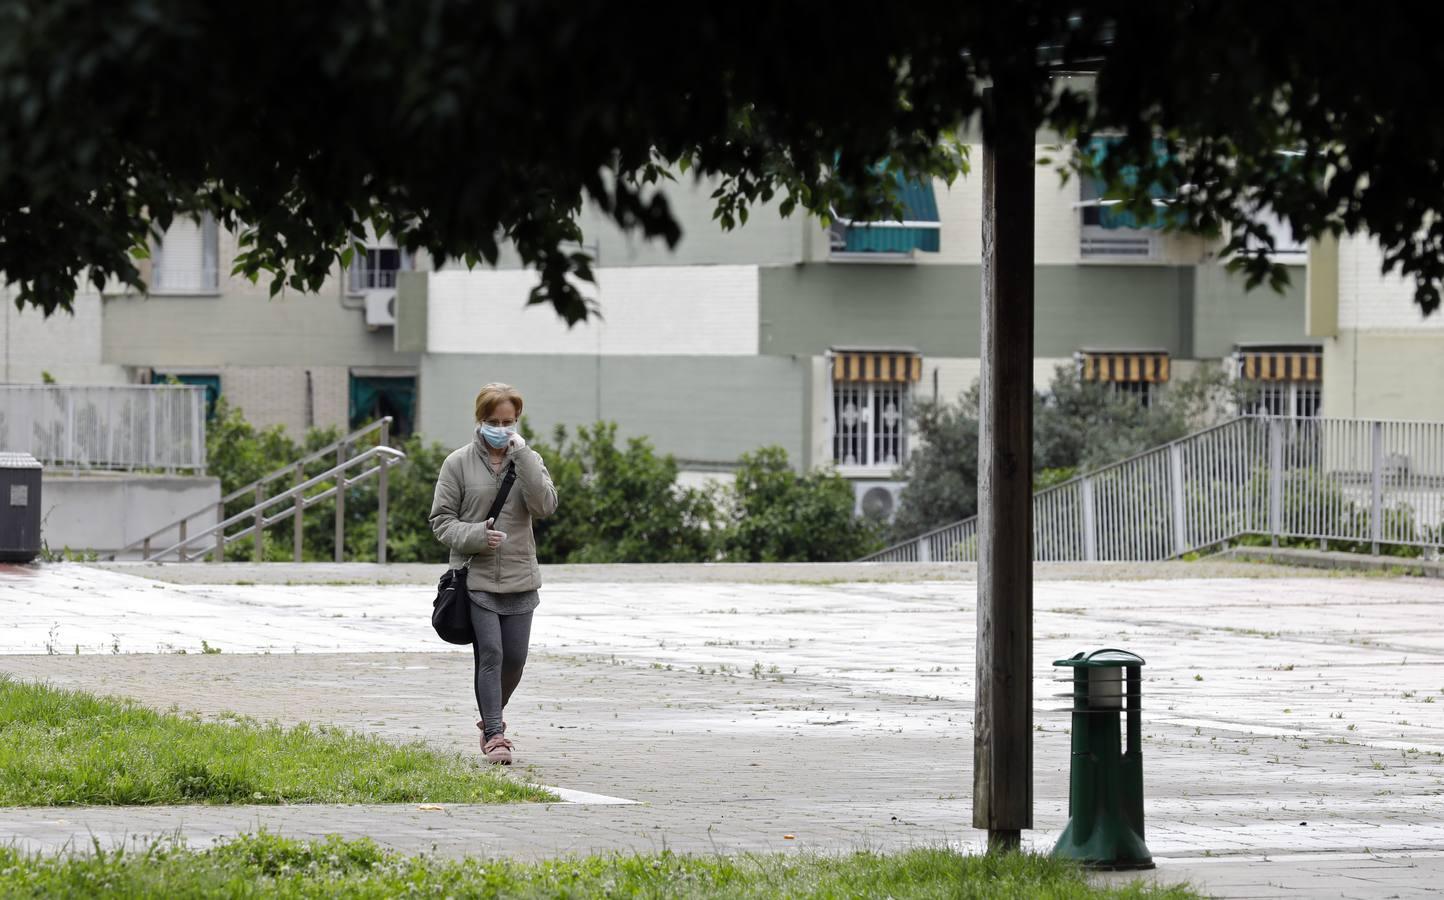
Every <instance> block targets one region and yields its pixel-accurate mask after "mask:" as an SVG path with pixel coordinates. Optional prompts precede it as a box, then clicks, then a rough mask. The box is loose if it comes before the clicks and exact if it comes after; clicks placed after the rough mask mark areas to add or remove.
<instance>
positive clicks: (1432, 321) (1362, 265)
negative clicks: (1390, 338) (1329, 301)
mask: <svg viewBox="0 0 1444 900" xmlns="http://www.w3.org/2000/svg"><path fill="white" fill-rule="evenodd" d="M1383 265H1384V253H1383V250H1381V249H1380V247H1379V245H1378V243H1376V242H1375V241H1374V240H1372V239H1371V238H1367V237H1363V236H1354V237H1345V238H1340V240H1339V328H1341V329H1345V330H1353V329H1358V330H1362V331H1421V330H1422V331H1444V313H1435V314H1434V315H1432V316H1430V317H1429V318H1427V319H1426V318H1424V314H1423V313H1422V312H1420V311H1419V307H1418V306H1417V305H1415V303H1414V282H1413V280H1412V279H1405V278H1401V277H1399V275H1398V274H1397V272H1395V273H1391V274H1389V275H1387V276H1386V275H1384V274H1383Z"/></svg>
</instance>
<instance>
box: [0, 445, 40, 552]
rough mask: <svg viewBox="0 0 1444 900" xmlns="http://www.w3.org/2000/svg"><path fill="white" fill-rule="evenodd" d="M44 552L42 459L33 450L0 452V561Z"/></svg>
mask: <svg viewBox="0 0 1444 900" xmlns="http://www.w3.org/2000/svg"><path fill="white" fill-rule="evenodd" d="M39 555H40V463H39V462H38V461H37V460H36V459H35V457H33V456H31V455H30V454H29V453H0V562H22V563H26V562H30V561H31V560H32V559H34V558H35V557H37V556H39Z"/></svg>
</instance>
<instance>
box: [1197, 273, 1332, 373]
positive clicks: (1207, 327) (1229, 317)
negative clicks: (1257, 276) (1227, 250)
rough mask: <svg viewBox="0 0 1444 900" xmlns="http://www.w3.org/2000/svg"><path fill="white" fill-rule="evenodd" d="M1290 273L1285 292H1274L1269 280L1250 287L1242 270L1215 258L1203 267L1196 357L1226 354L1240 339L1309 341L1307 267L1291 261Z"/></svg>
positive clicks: (1198, 291) (1200, 284)
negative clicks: (1234, 271)
mask: <svg viewBox="0 0 1444 900" xmlns="http://www.w3.org/2000/svg"><path fill="white" fill-rule="evenodd" d="M1289 276H1290V278H1289V286H1288V287H1287V288H1285V289H1284V292H1283V293H1282V294H1276V293H1274V291H1273V290H1272V289H1271V288H1269V287H1268V285H1259V286H1258V287H1256V288H1254V289H1253V290H1252V291H1245V290H1244V279H1243V276H1242V275H1236V274H1232V273H1230V272H1229V271H1228V270H1227V269H1225V268H1224V267H1223V266H1222V265H1219V264H1216V263H1205V264H1203V265H1200V266H1198V267H1197V270H1196V275H1195V279H1196V282H1197V285H1198V287H1197V289H1196V294H1195V297H1196V299H1195V304H1194V318H1193V333H1194V338H1193V345H1194V356H1195V357H1197V358H1199V359H1214V358H1219V357H1223V356H1227V355H1228V354H1230V353H1232V352H1233V351H1234V348H1235V346H1236V345H1237V344H1240V343H1245V344H1249V343H1252V344H1266V343H1280V344H1287V343H1303V342H1307V341H1308V340H1309V337H1308V334H1307V332H1306V330H1305V322H1304V314H1305V310H1306V307H1307V303H1306V300H1305V273H1304V267H1303V266H1301V265H1299V266H1289Z"/></svg>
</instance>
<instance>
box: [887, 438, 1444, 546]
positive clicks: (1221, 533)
mask: <svg viewBox="0 0 1444 900" xmlns="http://www.w3.org/2000/svg"><path fill="white" fill-rule="evenodd" d="M1396 459H1403V460H1405V461H1406V463H1405V468H1403V469H1400V468H1399V467H1398V464H1397V463H1395V462H1394V460H1396ZM1441 464H1444V423H1439V422H1412V421H1399V420H1382V419H1341V418H1327V417H1312V416H1270V415H1260V414H1252V415H1245V416H1239V417H1237V418H1234V419H1231V420H1229V421H1227V422H1223V423H1220V424H1218V425H1214V426H1212V427H1209V428H1205V429H1201V430H1199V431H1196V432H1193V433H1192V434H1189V435H1186V436H1184V437H1181V438H1179V439H1177V440H1174V441H1170V442H1168V443H1166V444H1161V445H1159V446H1157V447H1153V448H1151V449H1149V450H1145V451H1143V452H1142V453H1137V454H1134V455H1132V456H1129V457H1128V458H1126V459H1122V460H1119V461H1117V462H1114V463H1110V464H1108V465H1105V466H1100V467H1098V468H1096V469H1091V470H1089V471H1086V472H1082V473H1080V474H1078V475H1076V476H1074V477H1073V478H1070V479H1068V480H1067V481H1064V482H1061V483H1059V484H1056V485H1053V486H1052V487H1049V488H1047V489H1045V490H1042V491H1039V492H1037V493H1035V494H1034V495H1033V523H1034V524H1033V532H1034V541H1035V544H1034V546H1035V553H1037V554H1038V556H1037V558H1038V559H1055V560H1095V559H1098V560H1102V559H1166V558H1170V557H1174V556H1179V555H1182V554H1185V553H1188V552H1192V551H1194V550H1199V549H1203V548H1206V547H1210V546H1215V545H1218V544H1219V543H1223V542H1227V541H1230V540H1233V539H1235V538H1237V537H1239V536H1241V535H1245V534H1255V533H1261V534H1266V535H1270V536H1271V537H1272V539H1273V540H1274V541H1275V542H1277V541H1278V540H1279V539H1280V538H1302V539H1307V540H1318V541H1319V542H1320V544H1321V545H1327V543H1328V542H1329V541H1341V542H1348V543H1360V542H1362V543H1366V544H1369V545H1371V546H1372V547H1375V548H1377V547H1378V545H1379V544H1381V543H1392V544H1409V545H1416V546H1423V547H1426V548H1427V547H1438V546H1440V545H1444V467H1441ZM977 526H978V517H977V516H971V517H969V518H967V519H962V520H959V521H956V522H951V523H949V524H947V525H943V526H942V527H940V528H933V529H930V530H928V531H925V532H923V533H921V534H919V535H916V536H914V537H911V538H909V539H908V540H906V541H902V542H900V543H897V544H893V545H892V546H890V547H887V548H885V549H883V550H879V551H877V552H876V553H873V554H870V555H868V556H866V557H863V559H862V560H859V561H877V560H893V561H903V560H909V559H916V560H918V561H922V562H941V561H944V559H945V558H946V559H950V560H953V561H958V560H961V559H966V558H970V557H972V556H973V555H974V554H975V553H976V552H977V550H976V546H975V541H976V539H977V533H976V532H977Z"/></svg>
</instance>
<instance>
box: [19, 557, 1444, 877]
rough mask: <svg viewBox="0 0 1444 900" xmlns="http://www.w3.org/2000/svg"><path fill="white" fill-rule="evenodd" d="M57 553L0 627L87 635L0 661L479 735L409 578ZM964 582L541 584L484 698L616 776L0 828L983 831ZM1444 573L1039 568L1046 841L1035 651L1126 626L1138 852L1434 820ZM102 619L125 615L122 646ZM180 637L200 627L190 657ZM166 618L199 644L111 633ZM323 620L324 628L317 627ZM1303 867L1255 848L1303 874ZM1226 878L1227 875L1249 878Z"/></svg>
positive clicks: (782, 844)
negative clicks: (543, 796)
mask: <svg viewBox="0 0 1444 900" xmlns="http://www.w3.org/2000/svg"><path fill="white" fill-rule="evenodd" d="M57 569H58V571H46V572H45V573H44V577H43V578H41V579H36V578H35V577H34V576H33V575H19V576H17V575H14V574H12V573H9V572H0V648H4V649H7V650H9V651H11V652H13V651H15V650H25V649H30V650H32V652H33V651H35V650H43V649H44V645H45V643H46V642H49V643H50V644H51V645H52V649H55V650H57V651H60V650H62V649H63V650H71V649H72V644H74V643H79V644H81V651H82V654H81V655H80V656H76V655H73V653H59V652H58V653H57V654H56V655H31V656H0V671H3V672H9V673H12V674H14V675H16V676H18V677H24V678H43V679H48V680H51V681H54V682H56V683H60V684H69V685H75V686H78V687H83V688H86V689H91V690H99V691H104V692H111V693H117V694H124V695H128V696H134V697H136V698H138V699H140V700H142V701H144V702H147V703H151V704H154V705H157V706H169V705H170V704H172V703H174V704H178V705H180V706H182V707H184V708H188V709H195V710H198V711H201V712H203V713H216V712H220V711H223V710H233V711H236V712H241V713H246V714H251V715H256V716H259V717H262V718H273V717H274V718H277V719H280V720H282V721H287V722H292V721H302V720H308V721H326V722H331V723H334V724H338V725H345V726H350V727H356V728H361V729H364V730H367V731H371V732H375V733H379V734H383V735H386V736H388V737H393V738H422V739H425V740H427V741H429V742H431V743H433V744H436V745H437V746H441V747H445V748H454V749H460V750H465V751H469V752H474V750H472V748H474V747H475V743H474V742H475V740H476V738H475V730H474V728H473V727H472V726H471V724H470V722H471V720H472V719H473V718H474V713H473V711H472V710H471V709H470V706H471V704H470V700H469V697H468V692H467V684H468V678H469V671H468V670H469V665H470V661H469V654H467V653H465V652H464V651H463V652H459V653H458V652H448V651H447V648H445V647H443V645H440V644H439V643H438V642H437V641H436V640H435V638H434V637H432V636H431V635H430V634H429V633H428V630H427V628H426V622H425V619H424V610H425V609H426V608H427V606H428V605H429V597H427V596H425V594H426V591H425V589H424V588H421V587H419V586H418V587H406V586H397V585H390V586H378V585H369V586H368V585H350V586H334V585H311V586H303V585H290V586H288V585H261V584H257V585H243V584H233V585H198V586H190V585H174V584H167V583H163V582H156V581H153V580H145V579H139V578H135V577H133V576H130V575H128V574H125V573H122V572H114V571H94V570H86V569H83V568H81V567H57ZM973 591H974V588H973V586H972V585H971V584H968V583H966V582H931V583H918V584H909V583H882V582H879V583H870V584H827V583H813V584H798V583H786V582H779V583H773V584H768V585H766V586H762V587H759V586H756V585H748V584H730V583H719V582H704V583H698V584H677V583H672V582H668V581H666V580H654V581H647V580H645V579H637V580H633V581H630V582H625V583H623V582H618V583H608V584H584V583H571V584H566V583H563V584H557V585H555V586H552V587H549V588H547V589H544V591H543V598H544V599H543V606H542V609H541V611H540V612H539V614H538V618H537V626H536V629H535V634H534V640H535V647H536V650H535V654H534V657H533V660H532V662H531V664H530V665H529V669H528V674H527V678H526V680H525V681H524V683H523V687H522V690H521V692H520V693H519V694H518V697H517V699H516V700H515V701H514V702H513V704H512V707H511V708H510V709H509V710H508V720H509V721H510V722H511V724H512V732H513V733H514V737H515V738H516V740H517V747H518V751H519V757H520V758H521V759H522V760H524V761H525V762H528V763H530V764H531V765H532V766H534V771H533V772H531V773H530V774H529V775H528V773H526V772H524V771H522V772H518V773H516V774H517V775H518V776H519V777H532V778H534V779H536V780H539V781H542V782H544V783H550V784H556V785H560V786H562V787H566V788H575V789H579V790H584V791H592V792H595V793H600V794H607V795H613V796H622V797H629V798H632V799H636V800H641V801H643V805H640V806H632V807H607V808H603V807H579V806H571V805H552V806H550V807H535V808H517V807H508V808H505V809H497V808H480V809H471V808H459V807H458V808H452V809H449V810H447V811H446V812H445V813H443V814H437V813H426V812H424V811H420V810H407V811H398V810H395V809H384V810H382V809H378V810H372V809H368V808H365V807H350V808H344V809H336V808H325V807H302V808H285V809H276V808H265V809H258V808H231V809H225V810H219V809H206V810H202V811H200V812H195V811H188V810H179V811H178V810H173V809H171V810H144V811H136V810H59V811H57V810H6V811H0V834H8V835H11V836H12V837H13V838H15V839H18V840H21V841H22V842H25V843H26V845H27V846H33V847H57V846H60V845H63V844H64V843H65V842H66V841H67V840H71V839H73V838H74V837H75V836H76V835H77V834H82V833H87V832H88V831H89V830H94V831H95V832H96V833H103V834H106V835H111V836H119V835H125V834H134V833H137V832H145V833H155V832H162V831H168V830H173V829H175V828H177V827H183V828H184V829H185V832H186V833H187V834H188V835H190V836H191V837H192V838H196V839H204V838H206V837H208V836H212V835H217V834H229V833H233V832H234V831H236V830H244V829H245V828H247V827H252V826H253V825H254V824H255V823H257V822H266V823H269V824H271V825H273V826H277V827H282V828H283V829H284V830H288V831H295V832H296V833H318V834H319V833H325V832H328V831H342V832H346V833H357V834H359V833H369V834H373V835H375V836H377V837H378V839H380V840H382V841H383V842H385V843H388V844H391V845H392V846H396V847H398V848H403V849H413V850H414V849H429V848H430V845H431V843H436V844H437V846H438V849H440V850H442V851H443V852H449V853H463V852H498V853H500V852H505V853H508V854H514V855H522V856H538V855H548V854H554V853H557V852H564V851H567V850H580V849H591V848H601V847H615V848H626V849H657V848H659V847H660V846H662V844H663V842H665V845H666V846H669V847H672V848H674V849H688V850H692V851H696V852H712V851H713V850H726V851H736V850H747V849H779V850H797V849H833V850H835V849H847V848H853V847H864V846H870V847H875V848H892V847H900V846H909V845H915V844H918V843H938V842H942V841H946V842H950V843H953V844H957V845H966V846H977V844H978V842H979V840H980V838H981V836H980V835H979V833H977V832H975V831H973V830H972V829H971V828H968V827H966V826H967V824H968V823H969V821H970V802H969V800H968V791H969V785H970V781H971V776H970V767H971V751H972V746H971V740H972V737H971V730H970V719H971V706H972V694H973V684H972V678H971V673H972V668H973V660H972V622H973V617H974V604H973ZM1437 593H1438V588H1437V583H1428V582H1420V581H1415V580H1410V579H1378V578H1373V579H1337V578H1333V579H1317V578H1312V579H1310V578H1304V579H1271V580H1268V581H1260V580H1257V579H1238V578H1229V579H1213V580H1174V581H1126V582H1123V581H1119V582H1105V581H1096V580H1095V581H1086V582H1084V581H1052V582H1040V583H1039V584H1038V585H1037V587H1036V588H1035V610H1036V618H1037V623H1036V627H1035V634H1036V635H1037V639H1038V650H1037V652H1038V654H1039V657H1038V659H1037V667H1036V669H1035V674H1036V681H1035V687H1034V690H1035V697H1036V698H1037V701H1038V703H1037V705H1038V707H1039V713H1038V723H1039V726H1040V730H1039V731H1037V732H1036V733H1035V735H1034V738H1035V759H1036V765H1035V770H1036V775H1035V796H1036V798H1037V802H1036V809H1037V814H1036V815H1037V818H1036V820H1035V825H1036V826H1037V830H1036V831H1034V832H1030V833H1029V838H1030V840H1031V841H1032V843H1033V845H1034V846H1037V847H1039V848H1041V849H1046V848H1047V847H1048V846H1050V845H1051V842H1052V840H1053V839H1054V837H1055V836H1056V834H1057V832H1058V830H1059V829H1061V827H1062V826H1063V824H1064V815H1063V811H1064V810H1065V809H1066V801H1067V798H1066V794H1067V772H1066V770H1065V766H1066V765H1067V760H1068V735H1067V727H1068V719H1067V716H1066V715H1063V714H1055V713H1048V712H1047V711H1046V710H1048V709H1049V708H1050V707H1053V706H1054V705H1055V704H1056V703H1057V702H1058V701H1057V700H1055V699H1054V698H1051V697H1049V696H1047V695H1048V694H1051V693H1053V692H1055V691H1057V690H1059V689H1060V688H1066V685H1064V684H1057V683H1055V682H1054V681H1053V677H1054V674H1055V670H1053V668H1052V667H1051V666H1050V665H1049V664H1048V663H1049V662H1050V661H1051V659H1052V658H1053V657H1055V656H1063V655H1066V654H1067V653H1070V652H1072V651H1073V650H1075V649H1078V648H1080V647H1089V646H1103V645H1113V644H1120V645H1123V646H1127V647H1130V648H1132V649H1135V650H1137V651H1139V652H1140V653H1142V654H1143V655H1144V656H1145V657H1147V658H1148V665H1147V666H1146V667H1145V670H1144V671H1145V675H1146V676H1147V678H1148V680H1147V682H1146V684H1145V687H1144V691H1145V695H1144V700H1145V710H1146V712H1145V770H1146V782H1147V796H1148V804H1147V810H1148V816H1149V821H1148V825H1149V831H1148V840H1149V844H1150V847H1151V848H1152V849H1153V851H1154V853H1155V855H1156V856H1157V857H1159V858H1160V859H1169V858H1177V859H1180V860H1181V859H1186V858H1197V857H1200V856H1201V855H1202V854H1203V853H1205V852H1207V853H1212V854H1235V855H1238V854H1244V855H1247V854H1254V855H1256V854H1260V853H1274V854H1278V853H1293V854H1298V853H1300V852H1303V851H1352V852H1356V853H1357V852H1359V851H1363V850H1364V849H1365V848H1369V849H1371V850H1373V851H1376V852H1399V851H1431V850H1440V849H1444V824H1441V822H1440V819H1441V817H1440V815H1439V809H1440V804H1441V797H1444V715H1441V711H1444V693H1441V691H1444V652H1440V651H1439V650H1437V649H1434V644H1435V643H1437V642H1436V641H1435V640H1434V635H1435V634H1436V632H1437V628H1435V622H1436V619H1437V615H1436V613H1435V612H1434V611H1435V610H1436V609H1437V608H1438V600H1439V598H1437V597H1436V596H1435V595H1436V594H1437ZM418 620H419V621H418ZM108 629H124V631H123V632H121V631H119V630H117V631H115V632H114V633H116V634H119V635H120V636H121V640H120V642H119V649H120V650H121V652H120V653H118V654H114V653H111V652H109V651H110V650H111V649H114V648H113V646H108V645H107V639H108V638H109V633H108V632H107V630H108ZM52 632H54V633H53V634H52ZM1364 634H1367V635H1370V637H1368V638H1361V637H1360V635H1364ZM203 638H204V639H206V640H208V642H209V643H211V644H213V645H216V644H218V645H220V646H222V647H223V648H224V649H225V652H224V653H223V654H220V655H210V656H200V655H196V654H195V653H194V649H196V648H197V647H198V645H199V641H200V640H201V639H203ZM281 640H285V641H287V642H288V643H287V644H282V643H280V641H281ZM67 642H69V643H67ZM165 643H170V644H172V645H174V646H176V647H186V648H189V649H191V650H192V652H191V653H188V654H187V655H183V656H182V655H177V654H169V653H165V654H154V653H150V654H133V653H129V652H126V651H127V650H128V649H153V648H154V647H155V646H156V645H157V644H165ZM267 646H269V647H270V648H271V651H272V652H271V653H270V654H269V655H265V654H240V653H237V652H236V651H238V650H248V649H249V650H258V649H263V648H265V647H267ZM328 648H332V649H334V648H339V649H342V650H344V651H346V652H342V653H324V652H318V651H323V650H326V649H328ZM383 649H384V650H387V651H397V650H400V651H419V650H425V651H432V652H376V651H379V650H383ZM282 650H286V651H290V650H300V651H303V652H299V653H298V652H281V651H282ZM358 651H360V652H358ZM754 665H755V666H756V669H754ZM754 675H755V676H756V677H754ZM1431 697H1438V699H1437V700H1435V701H1434V702H1432V703H1431V702H1427V701H1428V700H1429V699H1430V698H1431ZM1350 726H1353V727H1352V728H1351V727H1350ZM198 816H200V817H202V818H198ZM438 818H444V820H445V823H443V824H437V820H438ZM61 820H64V821H61ZM1300 823H1307V824H1300ZM783 833H791V834H794V839H792V840H786V839H784V838H782V834H783ZM1206 862H1208V863H1209V864H1212V863H1211V860H1210V861H1206ZM1190 864H1192V863H1190ZM1177 865H1179V864H1178V863H1173V862H1170V863H1168V864H1166V865H1162V866H1161V867H1160V870H1159V871H1160V872H1162V873H1164V874H1169V875H1171V874H1173V873H1174V872H1176V871H1179V870H1178V869H1177ZM1199 865H1203V864H1202V863H1200V864H1199ZM1241 865H1243V863H1241ZM1253 865H1255V867H1258V866H1262V865H1264V864H1263V863H1262V862H1255V863H1253ZM1300 865H1301V864H1296V863H1289V864H1288V865H1287V866H1285V867H1284V868H1275V869H1274V870H1273V871H1277V872H1281V873H1284V874H1285V875H1287V876H1288V877H1289V878H1299V879H1306V878H1309V877H1314V876H1311V875H1308V874H1307V873H1304V872H1303V871H1302V869H1300V868H1299V866H1300ZM1429 865H1431V866H1432V865H1434V864H1432V863H1431V864H1429ZM1290 867H1292V868H1290ZM1204 868H1206V866H1204ZM1387 868H1388V869H1389V870H1390V871H1391V872H1392V870H1393V869H1394V868H1396V866H1394V865H1393V864H1391V865H1390V866H1389V867H1387ZM1425 870H1427V871H1428V872H1433V871H1435V870H1434V869H1429V868H1428V867H1427V866H1426V867H1424V869H1420V868H1415V869H1408V868H1401V872H1402V874H1401V875H1400V876H1399V877H1400V878H1402V879H1403V881H1402V882H1401V883H1402V884H1405V885H1412V884H1414V882H1412V881H1409V873H1410V872H1411V871H1412V872H1415V873H1418V872H1420V871H1425ZM1208 871H1209V872H1214V873H1223V872H1224V871H1225V870H1219V869H1208ZM1230 871H1231V870H1230ZM1239 871H1240V872H1246V871H1247V869H1246V868H1245V869H1240V870H1239ZM1369 871H1370V872H1372V871H1373V870H1372V869H1370V870H1369ZM1290 873H1292V874H1290ZM1250 877H1251V876H1248V875H1247V874H1243V875H1241V876H1240V878H1242V879H1243V880H1242V881H1241V882H1240V883H1241V884H1243V885H1244V886H1245V887H1247V886H1250V885H1252V886H1254V887H1260V886H1261V884H1262V883H1261V882H1260V881H1258V880H1257V879H1254V880H1249V879H1250ZM1350 877H1353V876H1350ZM1381 877H1382V876H1381ZM1391 877H1392V876H1391ZM1210 878H1212V876H1210ZM1301 883H1303V882H1301ZM1209 884H1210V886H1211V887H1210V889H1212V885H1213V884H1214V882H1213V881H1212V880H1210V881H1209ZM1313 884H1314V885H1315V886H1316V887H1317V885H1318V882H1317V881H1315V882H1313ZM1279 890H1283V888H1280V889H1279ZM1303 895H1305V894H1300V896H1303Z"/></svg>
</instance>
